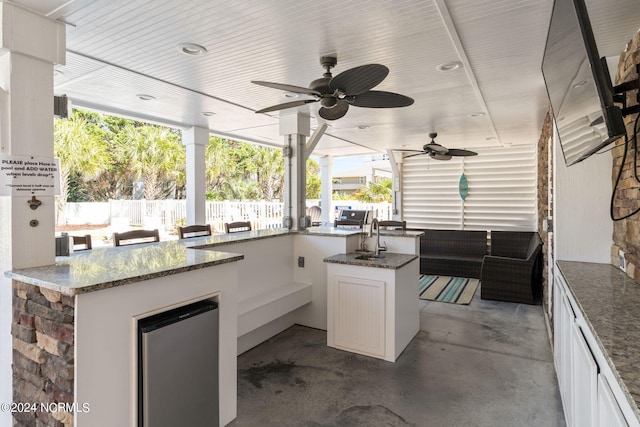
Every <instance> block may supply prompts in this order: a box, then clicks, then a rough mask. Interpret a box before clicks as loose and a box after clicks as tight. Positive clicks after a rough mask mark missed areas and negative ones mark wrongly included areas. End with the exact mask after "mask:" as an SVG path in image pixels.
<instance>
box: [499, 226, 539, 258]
mask: <svg viewBox="0 0 640 427" xmlns="http://www.w3.org/2000/svg"><path fill="white" fill-rule="evenodd" d="M535 234H537V233H535V232H533V231H492V232H491V255H493V256H501V257H509V258H520V259H526V258H527V256H528V254H529V251H530V249H531V244H532V241H533V242H537V240H536V239H534V238H533V237H534V235H535ZM533 248H535V243H534V244H533Z"/></svg>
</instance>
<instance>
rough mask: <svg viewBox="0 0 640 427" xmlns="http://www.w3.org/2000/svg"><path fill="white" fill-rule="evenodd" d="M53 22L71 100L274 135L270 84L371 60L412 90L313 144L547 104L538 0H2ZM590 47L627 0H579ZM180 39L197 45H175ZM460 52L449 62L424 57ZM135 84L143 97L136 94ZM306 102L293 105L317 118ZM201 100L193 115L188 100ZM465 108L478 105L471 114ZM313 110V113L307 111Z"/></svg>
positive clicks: (324, 149)
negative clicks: (201, 51) (58, 25)
mask: <svg viewBox="0 0 640 427" xmlns="http://www.w3.org/2000/svg"><path fill="white" fill-rule="evenodd" d="M13 3H16V4H18V5H21V6H23V7H26V8H29V9H31V10H35V11H37V12H39V13H42V14H45V15H47V16H49V17H50V18H53V19H59V20H61V21H63V22H65V23H67V24H68V26H67V49H68V55H67V62H66V64H64V65H63V64H61V65H58V66H56V69H57V70H58V71H59V73H57V74H56V76H55V90H56V94H66V95H67V96H69V97H70V98H71V100H72V102H73V103H74V104H75V105H77V106H79V107H86V108H92V109H96V110H101V111H105V112H111V113H116V114H119V115H123V116H128V117H137V118H140V119H144V120H149V121H153V122H158V123H166V124H169V125H171V126H177V127H189V126H202V127H207V128H209V129H210V130H211V131H212V133H214V134H219V135H225V136H228V137H232V138H237V139H241V140H247V141H255V142H261V143H265V144H269V145H282V137H281V136H279V135H278V121H279V120H278V113H270V114H268V115H264V114H260V115H257V114H255V113H254V112H255V111H256V110H258V109H261V108H264V107H267V106H270V105H274V104H278V103H281V102H286V101H287V100H288V99H287V98H285V97H284V94H283V93H279V91H277V90H274V89H270V88H265V87H261V86H257V85H253V84H251V83H250V81H251V80H266V81H272V82H279V83H288V84H293V85H297V86H305V87H306V86H308V84H309V83H310V82H311V81H312V80H314V79H316V78H319V77H321V76H322V73H323V72H324V71H323V69H322V68H321V66H320V64H319V57H320V56H322V55H327V54H336V55H337V57H338V64H337V66H336V67H335V69H334V70H333V74H334V76H335V75H337V74H338V73H340V72H341V71H344V70H347V69H349V68H352V67H355V66H359V65H363V64H368V63H380V64H384V65H386V66H388V67H389V69H390V73H389V75H388V77H387V78H386V79H385V80H384V82H382V83H381V84H380V85H379V86H378V87H377V88H376V89H379V90H388V91H392V92H397V93H402V94H405V95H408V96H411V97H412V98H414V99H415V104H414V105H412V106H410V107H407V108H398V109H365V108H357V107H352V108H351V109H350V111H349V112H348V114H347V115H346V116H345V117H344V118H342V119H340V120H337V121H332V122H329V125H330V127H329V128H328V129H327V132H326V134H325V136H324V137H323V138H322V140H321V141H320V143H319V144H318V146H317V148H316V154H319V155H325V154H332V155H349V154H363V153H371V152H373V151H385V150H387V149H389V148H396V149H399V148H413V149H418V148H420V147H422V145H423V144H425V143H426V142H428V138H427V134H428V133H429V132H432V131H436V132H438V133H439V136H438V142H439V143H441V144H444V145H446V146H448V147H450V148H471V149H473V148H490V147H500V146H509V145H523V144H535V143H536V142H537V140H538V137H539V133H540V128H541V126H542V120H543V118H544V114H545V112H546V109H547V97H546V92H545V88H544V81H543V79H542V75H541V72H540V64H541V60H542V54H543V51H544V43H545V39H546V32H547V28H548V22H549V17H550V13H551V7H552V0H396V1H394V2H389V1H385V0H352V1H337V0H330V1H323V2H321V1H300V0H265V1H256V0H234V1H221V0H213V1H212V0H178V1H177V0H153V1H143V0H15V1H14V2H13ZM587 4H588V7H589V11H590V13H591V18H592V21H593V25H594V31H595V33H596V37H597V40H598V43H599V49H600V53H601V54H602V55H606V56H617V55H618V54H619V53H620V51H621V50H622V49H624V46H625V43H626V42H627V41H628V40H629V39H630V37H631V36H632V35H633V33H634V32H635V31H636V30H637V29H638V27H640V8H639V7H637V0H587ZM180 43H196V44H199V45H202V46H204V47H206V48H207V50H208V52H207V54H206V55H204V56H198V57H190V56H187V55H184V54H182V53H181V52H179V50H178V48H177V46H178V45H179V44H180ZM451 61H460V62H461V63H462V64H463V65H464V67H463V68H461V69H458V70H455V71H451V72H447V73H444V72H441V71H438V70H436V67H437V66H438V65H441V64H443V63H447V62H451ZM138 94H149V95H152V96H154V97H155V99H154V100H151V101H141V100H140V99H138V97H137V96H136V95H138ZM317 105H318V104H317V103H314V104H311V106H305V107H301V108H303V109H307V110H308V111H309V112H310V113H311V115H312V117H313V120H312V126H315V125H316V124H317V121H316V120H317V119H316V111H317ZM205 111H210V112H213V113H215V114H214V115H213V116H211V117H205V116H203V115H202V112H205ZM476 113H483V114H482V115H478V114H476ZM319 120H322V119H319Z"/></svg>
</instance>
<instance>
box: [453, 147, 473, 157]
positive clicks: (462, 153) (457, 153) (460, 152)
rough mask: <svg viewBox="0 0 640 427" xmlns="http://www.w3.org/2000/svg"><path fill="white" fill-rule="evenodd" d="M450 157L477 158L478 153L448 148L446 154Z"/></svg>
mask: <svg viewBox="0 0 640 427" xmlns="http://www.w3.org/2000/svg"><path fill="white" fill-rule="evenodd" d="M446 154H448V155H450V156H477V155H478V153H476V152H475V151H470V150H461V149H458V148H450V149H449V150H448V151H447V153H446Z"/></svg>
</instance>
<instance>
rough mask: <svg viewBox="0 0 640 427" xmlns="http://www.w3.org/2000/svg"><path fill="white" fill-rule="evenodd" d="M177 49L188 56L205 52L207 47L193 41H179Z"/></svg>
mask: <svg viewBox="0 0 640 427" xmlns="http://www.w3.org/2000/svg"><path fill="white" fill-rule="evenodd" d="M178 50H179V51H180V52H182V53H184V54H185V55H189V56H198V55H204V54H205V53H207V49H206V48H205V47H204V46H200V45H199V44H195V43H180V44H179V45H178Z"/></svg>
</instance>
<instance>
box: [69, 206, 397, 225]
mask: <svg viewBox="0 0 640 427" xmlns="http://www.w3.org/2000/svg"><path fill="white" fill-rule="evenodd" d="M318 205H319V201H318V200H307V207H309V206H318ZM341 209H356V210H369V211H373V216H374V217H375V218H378V219H381V220H384V219H390V218H391V214H392V212H391V204H390V203H387V202H383V203H363V202H359V201H356V200H334V201H332V204H331V211H332V212H334V215H331V218H334V216H335V215H337V214H338V213H339V211H340V210H341ZM65 215H66V220H67V224H111V226H112V228H113V227H116V228H119V227H122V228H127V227H130V226H134V227H135V226H140V227H154V228H163V229H164V230H167V231H170V230H173V229H174V228H175V226H176V224H184V220H185V218H186V217H187V211H186V202H185V200H110V201H109V202H102V203H93V202H83V203H67V205H66V211H65ZM205 215H206V216H205V218H206V219H205V221H206V222H207V223H208V224H211V226H212V227H213V229H214V230H215V231H217V232H222V231H223V230H224V223H225V222H233V221H251V224H252V226H253V228H254V229H256V230H260V229H265V228H280V227H281V226H282V218H283V216H284V204H283V203H282V202H266V201H258V202H246V201H245V202H242V201H240V202H232V201H228V200H227V201H223V202H212V201H207V203H206V214H205Z"/></svg>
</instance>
